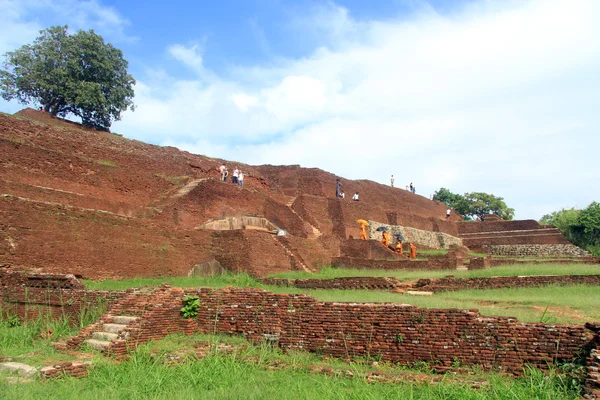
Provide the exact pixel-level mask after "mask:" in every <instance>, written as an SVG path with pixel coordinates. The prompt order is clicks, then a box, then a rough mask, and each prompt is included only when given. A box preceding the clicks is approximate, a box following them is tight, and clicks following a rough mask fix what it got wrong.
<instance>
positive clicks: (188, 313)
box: [181, 295, 200, 319]
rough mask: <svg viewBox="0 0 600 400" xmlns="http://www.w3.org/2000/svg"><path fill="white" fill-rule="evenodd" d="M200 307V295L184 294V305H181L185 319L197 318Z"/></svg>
mask: <svg viewBox="0 0 600 400" xmlns="http://www.w3.org/2000/svg"><path fill="white" fill-rule="evenodd" d="M199 308H200V297H198V296H192V295H188V296H184V297H183V307H181V316H182V317H183V319H189V318H196V317H197V316H198V309H199Z"/></svg>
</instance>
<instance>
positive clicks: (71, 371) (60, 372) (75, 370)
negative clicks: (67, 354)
mask: <svg viewBox="0 0 600 400" xmlns="http://www.w3.org/2000/svg"><path fill="white" fill-rule="evenodd" d="M89 366H90V364H89V363H84V362H77V361H73V362H64V363H60V364H55V365H50V366H48V367H44V368H42V369H41V370H40V374H41V375H42V378H45V379H50V378H60V377H64V376H71V377H73V378H83V377H85V376H87V372H88V367H89Z"/></svg>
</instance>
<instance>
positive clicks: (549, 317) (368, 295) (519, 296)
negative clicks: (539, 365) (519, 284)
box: [268, 285, 600, 324]
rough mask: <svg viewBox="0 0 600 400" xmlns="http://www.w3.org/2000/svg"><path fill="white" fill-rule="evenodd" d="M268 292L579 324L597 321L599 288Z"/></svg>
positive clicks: (284, 289) (280, 289) (599, 315)
mask: <svg viewBox="0 0 600 400" xmlns="http://www.w3.org/2000/svg"><path fill="white" fill-rule="evenodd" d="M268 290H270V291H272V292H275V293H305V294H308V295H310V296H313V297H315V298H316V299H317V300H320V301H328V302H352V303H354V302H368V303H398V304H410V305H414V306H417V307H425V308H459V309H479V311H480V312H481V314H483V315H487V316H493V315H503V316H510V317H515V318H517V319H519V321H523V322H552V323H563V324H564V323H578V324H581V323H584V322H587V321H595V320H598V319H600V308H599V307H598V299H600V286H585V285H577V286H565V287H560V286H546V287H539V288H516V289H493V290H464V291H458V292H446V293H437V294H434V295H433V296H411V295H408V294H404V293H394V292H383V291H373V290H324V289H313V290H310V289H297V288H290V287H270V288H269V289H268ZM547 306H548V310H546V307H547Z"/></svg>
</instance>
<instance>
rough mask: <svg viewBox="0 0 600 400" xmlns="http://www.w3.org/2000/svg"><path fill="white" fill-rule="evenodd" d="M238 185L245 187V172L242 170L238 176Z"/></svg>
mask: <svg viewBox="0 0 600 400" xmlns="http://www.w3.org/2000/svg"><path fill="white" fill-rule="evenodd" d="M238 184H239V185H240V186H241V187H244V172H243V171H242V170H241V169H240V174H239V175H238Z"/></svg>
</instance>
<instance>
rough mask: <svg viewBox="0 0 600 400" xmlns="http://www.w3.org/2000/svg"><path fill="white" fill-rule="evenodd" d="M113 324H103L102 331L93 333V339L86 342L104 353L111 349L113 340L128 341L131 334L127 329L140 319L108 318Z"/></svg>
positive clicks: (122, 316) (118, 316) (130, 317)
mask: <svg viewBox="0 0 600 400" xmlns="http://www.w3.org/2000/svg"><path fill="white" fill-rule="evenodd" d="M106 318H107V319H108V320H112V322H106V323H102V330H101V331H95V332H92V338H91V339H86V340H84V342H85V343H87V344H89V345H90V346H91V347H93V348H95V349H96V350H100V351H104V350H106V349H109V348H110V346H111V342H112V341H113V340H119V339H122V340H126V339H127V338H128V337H129V332H126V331H125V329H126V328H127V327H128V326H129V325H130V324H131V323H132V322H135V321H137V320H138V317H133V316H125V315H117V316H111V315H108V316H107V317H106Z"/></svg>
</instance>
